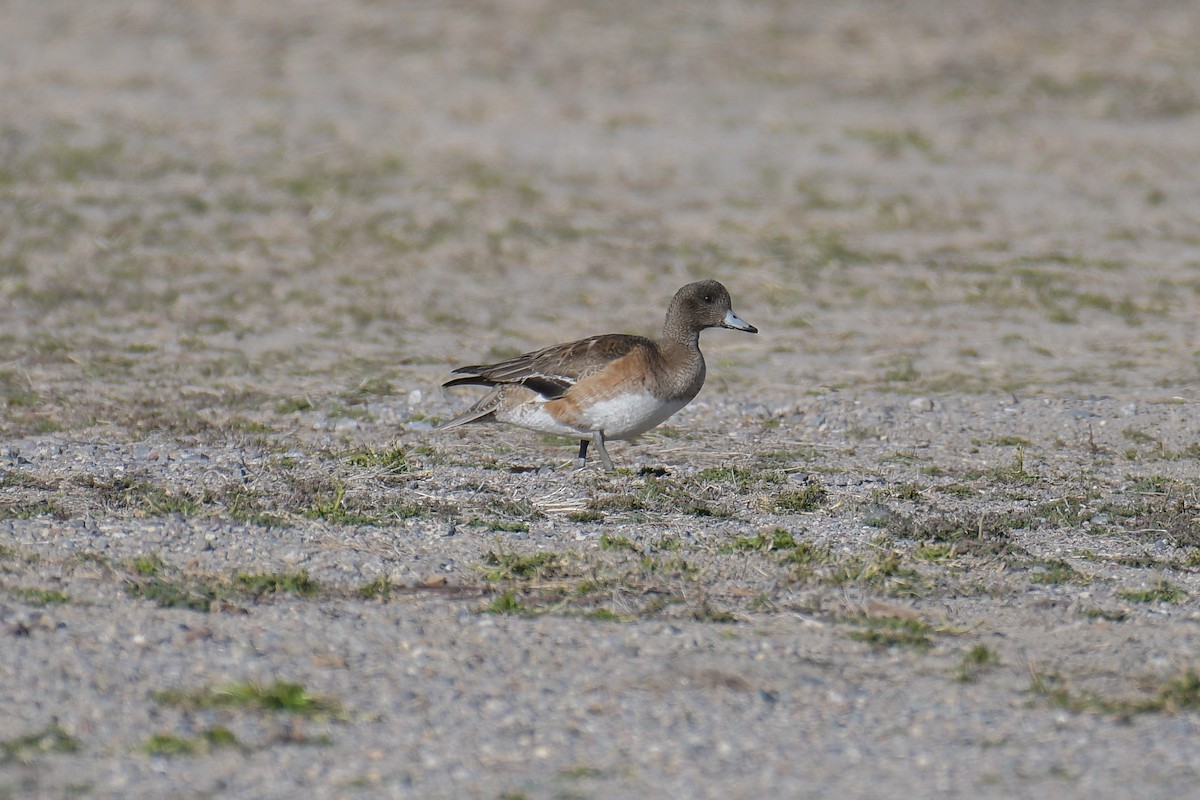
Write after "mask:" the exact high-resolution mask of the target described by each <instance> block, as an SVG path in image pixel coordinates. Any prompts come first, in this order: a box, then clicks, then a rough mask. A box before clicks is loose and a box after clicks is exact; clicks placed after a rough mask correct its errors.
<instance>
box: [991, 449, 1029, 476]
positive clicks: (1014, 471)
mask: <svg viewBox="0 0 1200 800" xmlns="http://www.w3.org/2000/svg"><path fill="white" fill-rule="evenodd" d="M988 477H989V478H991V479H992V480H993V481H996V482H998V483H1007V484H1020V485H1028V484H1031V483H1033V482H1034V481H1036V480H1037V476H1036V475H1034V474H1033V473H1031V472H1029V471H1028V470H1026V469H1025V448H1023V447H1021V446H1020V445H1017V453H1016V455H1015V456H1014V457H1013V461H1012V463H1011V464H1009V465H1008V466H1003V467H996V468H995V469H993V470H991V471H990V472H989V473H988Z"/></svg>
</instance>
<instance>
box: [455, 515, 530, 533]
mask: <svg viewBox="0 0 1200 800" xmlns="http://www.w3.org/2000/svg"><path fill="white" fill-rule="evenodd" d="M467 525H469V526H471V527H472V528H487V529H488V530H489V531H500V532H501V533H526V532H528V530H529V523H528V522H521V521H520V520H510V519H481V518H480V517H471V518H470V519H469V520H467Z"/></svg>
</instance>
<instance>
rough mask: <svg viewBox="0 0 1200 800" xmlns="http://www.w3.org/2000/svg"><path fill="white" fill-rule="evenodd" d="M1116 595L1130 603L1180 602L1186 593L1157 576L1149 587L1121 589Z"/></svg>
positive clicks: (1185, 596) (1185, 598) (1184, 598)
mask: <svg viewBox="0 0 1200 800" xmlns="http://www.w3.org/2000/svg"><path fill="white" fill-rule="evenodd" d="M1117 597H1120V598H1121V599H1122V600H1128V601H1130V602H1131V603H1182V602H1183V601H1184V600H1187V597H1188V595H1187V592H1185V591H1183V590H1182V589H1180V588H1179V587H1178V586H1175V585H1173V584H1171V583H1169V582H1168V581H1167V580H1166V579H1165V578H1159V580H1158V582H1157V583H1156V584H1155V585H1154V586H1152V587H1150V588H1149V589H1123V590H1121V591H1119V592H1117Z"/></svg>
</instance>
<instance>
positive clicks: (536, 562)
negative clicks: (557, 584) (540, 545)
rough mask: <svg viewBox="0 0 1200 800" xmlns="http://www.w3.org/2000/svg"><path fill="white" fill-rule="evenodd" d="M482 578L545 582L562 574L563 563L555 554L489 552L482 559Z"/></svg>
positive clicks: (497, 580)
mask: <svg viewBox="0 0 1200 800" xmlns="http://www.w3.org/2000/svg"><path fill="white" fill-rule="evenodd" d="M483 563H484V565H485V566H484V568H483V569H482V572H483V576H484V578H485V579H487V580H489V581H496V582H499V581H519V582H528V581H535V580H545V579H547V578H550V577H553V576H557V575H560V574H562V573H563V571H564V566H565V565H564V563H563V559H562V557H561V556H559V555H558V554H557V553H546V552H541V553H531V554H529V555H522V554H520V553H513V552H506V551H503V550H501V551H499V552H497V551H495V550H489V551H488V552H487V553H486V554H485V555H484V557H483Z"/></svg>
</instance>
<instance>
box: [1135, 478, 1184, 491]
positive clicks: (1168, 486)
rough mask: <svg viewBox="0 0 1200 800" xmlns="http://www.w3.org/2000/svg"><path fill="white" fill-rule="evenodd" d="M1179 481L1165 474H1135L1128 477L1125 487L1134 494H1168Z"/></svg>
mask: <svg viewBox="0 0 1200 800" xmlns="http://www.w3.org/2000/svg"><path fill="white" fill-rule="evenodd" d="M1178 486H1179V482H1178V481H1176V480H1175V479H1174V478H1171V477H1168V476H1166V475H1137V476H1130V477H1129V485H1128V487H1127V489H1128V490H1129V491H1130V492H1134V493H1136V494H1170V492H1171V491H1172V490H1174V489H1176V488H1177V487H1178Z"/></svg>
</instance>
